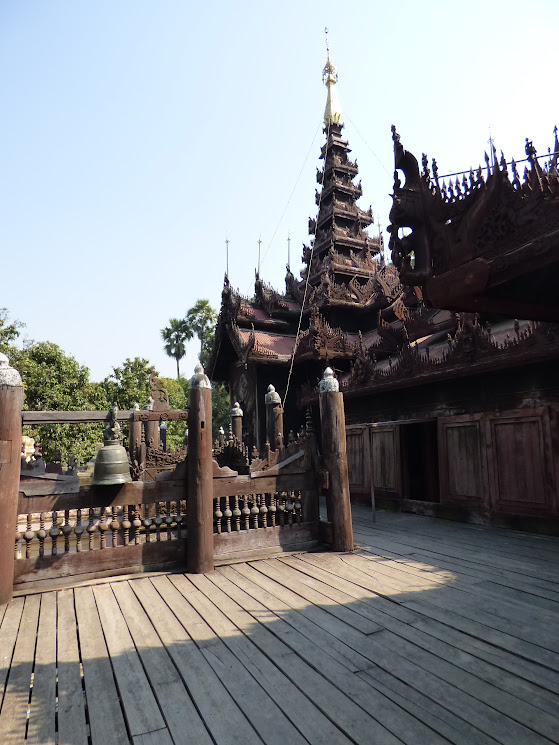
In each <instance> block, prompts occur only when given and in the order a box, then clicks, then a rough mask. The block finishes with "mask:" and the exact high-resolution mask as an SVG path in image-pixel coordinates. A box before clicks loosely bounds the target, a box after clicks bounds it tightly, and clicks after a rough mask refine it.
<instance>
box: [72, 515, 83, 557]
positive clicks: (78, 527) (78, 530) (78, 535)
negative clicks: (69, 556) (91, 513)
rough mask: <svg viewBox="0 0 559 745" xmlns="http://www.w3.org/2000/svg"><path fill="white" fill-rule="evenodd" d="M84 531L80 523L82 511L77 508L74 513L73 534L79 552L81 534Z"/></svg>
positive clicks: (80, 548)
mask: <svg viewBox="0 0 559 745" xmlns="http://www.w3.org/2000/svg"><path fill="white" fill-rule="evenodd" d="M83 531H84V527H83V523H82V511H81V510H78V511H77V513H76V522H75V524H74V535H75V536H76V551H77V552H78V553H80V551H81V550H82V534H83Z"/></svg>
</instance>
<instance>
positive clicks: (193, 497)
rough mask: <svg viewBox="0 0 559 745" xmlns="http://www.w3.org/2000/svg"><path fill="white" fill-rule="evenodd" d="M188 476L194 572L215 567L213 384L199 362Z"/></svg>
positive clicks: (191, 398)
mask: <svg viewBox="0 0 559 745" xmlns="http://www.w3.org/2000/svg"><path fill="white" fill-rule="evenodd" d="M187 460H188V479H187V489H188V491H187V494H186V515H187V525H186V529H187V543H186V568H187V571H188V572H191V573H192V574H202V573H205V572H211V571H213V568H214V537H213V468H212V388H211V385H210V381H209V380H208V377H207V376H206V375H205V374H204V368H203V367H202V365H200V364H198V365H196V367H195V369H194V376H193V377H192V378H191V379H190V385H189V389H188V453H187Z"/></svg>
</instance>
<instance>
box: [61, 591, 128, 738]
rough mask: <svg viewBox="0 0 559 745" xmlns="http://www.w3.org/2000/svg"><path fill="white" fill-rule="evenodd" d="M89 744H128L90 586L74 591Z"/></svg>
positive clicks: (116, 690) (114, 682) (122, 715)
mask: <svg viewBox="0 0 559 745" xmlns="http://www.w3.org/2000/svg"><path fill="white" fill-rule="evenodd" d="M74 597H75V603H76V616H77V620H78V633H79V639H80V652H81V658H82V665H83V675H84V681H85V695H86V700H87V707H88V711H89V726H90V729H91V740H92V745H121V744H122V743H125V742H127V741H128V733H127V731H126V724H125V721H124V714H123V712H122V708H121V706H120V701H119V694H118V689H117V686H116V681H115V679H114V675H113V669H112V666H111V662H110V659H109V654H108V649H107V645H106V642H105V637H104V635H103V629H102V628H101V621H100V619H99V613H98V612H97V605H96V604H95V598H94V597H93V590H92V589H91V587H78V588H76V589H75V590H74Z"/></svg>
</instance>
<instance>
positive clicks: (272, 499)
mask: <svg viewBox="0 0 559 745" xmlns="http://www.w3.org/2000/svg"><path fill="white" fill-rule="evenodd" d="M268 512H269V513H270V520H271V523H272V528H275V527H276V494H275V492H272V493H271V494H270V506H269V507H268Z"/></svg>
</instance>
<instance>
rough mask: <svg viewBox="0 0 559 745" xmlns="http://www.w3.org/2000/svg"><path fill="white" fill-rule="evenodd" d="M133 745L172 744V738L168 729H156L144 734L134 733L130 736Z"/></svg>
mask: <svg viewBox="0 0 559 745" xmlns="http://www.w3.org/2000/svg"><path fill="white" fill-rule="evenodd" d="M132 742H133V743H134V745H173V740H172V739H171V735H170V734H169V730H168V729H158V730H157V731H156V732H148V733H146V734H145V735H136V737H133V738H132ZM191 742H193V743H194V742H195V740H191Z"/></svg>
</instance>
